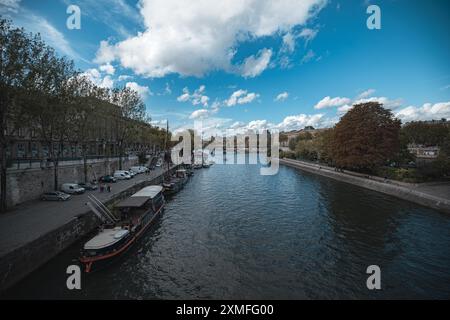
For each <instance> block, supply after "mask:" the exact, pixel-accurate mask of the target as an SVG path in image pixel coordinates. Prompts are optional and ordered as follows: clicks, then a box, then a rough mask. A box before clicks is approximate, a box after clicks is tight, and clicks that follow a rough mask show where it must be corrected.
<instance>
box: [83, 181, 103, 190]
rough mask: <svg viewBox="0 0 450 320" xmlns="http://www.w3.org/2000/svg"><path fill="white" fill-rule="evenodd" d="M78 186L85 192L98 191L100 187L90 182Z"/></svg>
mask: <svg viewBox="0 0 450 320" xmlns="http://www.w3.org/2000/svg"><path fill="white" fill-rule="evenodd" d="M78 185H79V186H80V187H82V188H84V189H85V190H97V189H98V186H97V185H96V184H93V183H90V182H80V183H78Z"/></svg>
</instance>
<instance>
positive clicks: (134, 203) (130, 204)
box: [116, 197, 150, 208]
mask: <svg viewBox="0 0 450 320" xmlns="http://www.w3.org/2000/svg"><path fill="white" fill-rule="evenodd" d="M148 200H150V198H149V197H129V198H126V199H125V200H123V201H120V202H119V203H118V204H116V208H140V207H142V206H143V205H144V204H145V203H146V202H147V201H148Z"/></svg>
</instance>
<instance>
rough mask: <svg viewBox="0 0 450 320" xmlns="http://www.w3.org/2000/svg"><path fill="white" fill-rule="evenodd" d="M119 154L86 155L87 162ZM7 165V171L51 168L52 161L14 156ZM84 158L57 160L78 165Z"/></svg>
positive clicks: (60, 162)
mask: <svg viewBox="0 0 450 320" xmlns="http://www.w3.org/2000/svg"><path fill="white" fill-rule="evenodd" d="M119 158H120V157H119V156H112V157H107V156H101V155H90V156H87V163H88V164H92V163H97V162H103V161H105V160H107V161H115V160H119ZM137 158H138V157H137V156H135V155H124V156H123V157H122V159H123V160H135V159H137ZM8 162H9V166H8V169H7V170H8V171H11V170H25V169H33V168H34V169H37V168H51V167H53V161H52V160H50V159H48V160H47V159H37V158H16V159H8ZM83 163H84V160H83V158H82V157H63V158H60V159H59V160H58V165H59V166H70V165H80V164H83Z"/></svg>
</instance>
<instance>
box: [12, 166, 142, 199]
mask: <svg viewBox="0 0 450 320" xmlns="http://www.w3.org/2000/svg"><path fill="white" fill-rule="evenodd" d="M137 162H138V160H137V158H136V157H133V158H129V159H127V158H124V159H123V162H122V163H123V165H122V168H124V170H126V169H128V168H130V167H132V166H133V165H135V164H137ZM118 169H119V160H118V159H117V158H115V159H111V160H109V161H106V160H97V161H89V163H88V180H89V181H91V180H93V179H94V177H97V178H99V177H101V176H104V175H107V174H111V173H114V171H115V170H118ZM82 181H84V165H83V163H82V161H76V162H73V163H70V162H66V163H65V162H61V163H60V165H59V168H58V183H59V185H61V184H63V183H70V182H82ZM6 186H7V190H6V193H7V205H8V207H12V206H15V205H17V204H20V203H22V202H25V201H29V200H35V199H38V198H39V197H40V196H41V195H42V193H44V192H48V191H52V190H54V168H53V166H50V167H42V168H41V167H37V168H36V167H34V168H26V169H14V168H11V169H9V170H8V172H7V182H6Z"/></svg>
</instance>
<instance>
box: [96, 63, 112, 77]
mask: <svg viewBox="0 0 450 320" xmlns="http://www.w3.org/2000/svg"><path fill="white" fill-rule="evenodd" d="M99 69H100V71H103V72H106V73H107V74H109V75H113V74H114V72H115V71H116V69H114V67H113V66H112V65H111V64H109V63H107V64H104V65H102V66H100V67H99Z"/></svg>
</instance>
